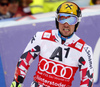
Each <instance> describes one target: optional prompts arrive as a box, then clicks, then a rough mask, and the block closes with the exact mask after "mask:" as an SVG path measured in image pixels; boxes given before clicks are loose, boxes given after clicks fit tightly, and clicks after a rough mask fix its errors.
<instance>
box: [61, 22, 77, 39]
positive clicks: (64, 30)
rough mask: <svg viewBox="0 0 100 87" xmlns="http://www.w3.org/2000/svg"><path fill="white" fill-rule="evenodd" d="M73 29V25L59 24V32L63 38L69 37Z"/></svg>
mask: <svg viewBox="0 0 100 87" xmlns="http://www.w3.org/2000/svg"><path fill="white" fill-rule="evenodd" d="M74 29H75V25H69V24H68V23H67V22H66V23H64V24H61V23H59V31H60V32H61V34H62V35H63V36H65V37H68V36H70V35H71V34H72V33H73V32H74Z"/></svg>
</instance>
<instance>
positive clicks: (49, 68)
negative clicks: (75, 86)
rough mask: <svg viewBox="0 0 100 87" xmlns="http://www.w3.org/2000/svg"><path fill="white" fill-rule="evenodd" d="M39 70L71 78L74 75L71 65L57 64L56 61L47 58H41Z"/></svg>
mask: <svg viewBox="0 0 100 87" xmlns="http://www.w3.org/2000/svg"><path fill="white" fill-rule="evenodd" d="M39 70H40V71H45V72H46V73H47V74H53V75H55V76H58V77H63V78H65V79H70V78H71V76H72V75H73V70H72V68H71V67H65V66H64V65H63V64H57V63H56V62H52V61H47V60H46V59H41V60H40V62H39Z"/></svg>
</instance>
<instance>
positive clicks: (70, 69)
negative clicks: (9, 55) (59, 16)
mask: <svg viewBox="0 0 100 87" xmlns="http://www.w3.org/2000/svg"><path fill="white" fill-rule="evenodd" d="M38 55H39V63H38V69H37V71H36V74H35V75H34V81H35V82H37V83H38V84H39V85H43V87H71V85H72V81H73V80H74V75H75V73H76V71H77V69H78V68H79V72H80V77H81V82H80V87H92V84H93V59H92V49H91V47H90V46H88V45H87V44H86V43H85V42H84V41H83V40H82V39H80V38H79V37H78V36H77V35H76V34H75V33H74V34H73V35H72V37H71V38H69V39H67V40H66V41H65V43H63V44H61V38H60V37H59V36H58V30H47V31H44V32H37V33H36V35H35V36H34V37H33V38H32V40H31V41H30V42H29V43H28V45H27V47H26V49H25V51H24V53H23V54H22V56H21V58H20V60H19V62H18V64H17V68H16V71H15V76H14V79H15V80H16V81H17V82H20V79H19V78H23V79H24V78H25V76H26V73H27V71H28V68H29V66H30V64H31V63H32V62H33V60H34V59H35V58H36V57H37V56H38ZM21 82H23V81H21ZM39 85H38V86H39ZM32 87H37V86H32Z"/></svg>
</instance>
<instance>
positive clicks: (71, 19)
mask: <svg viewBox="0 0 100 87" xmlns="http://www.w3.org/2000/svg"><path fill="white" fill-rule="evenodd" d="M57 21H58V22H60V23H61V24H64V23H66V22H67V23H68V24H69V25H74V24H76V23H77V22H78V21H79V20H78V17H77V16H75V15H72V14H65V13H59V14H58V15H57Z"/></svg>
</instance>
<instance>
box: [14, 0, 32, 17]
mask: <svg viewBox="0 0 100 87" xmlns="http://www.w3.org/2000/svg"><path fill="white" fill-rule="evenodd" d="M30 3H32V0H20V1H19V7H18V9H17V12H16V14H15V15H14V17H22V16H28V15H31V11H30V7H29V4H30Z"/></svg>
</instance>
